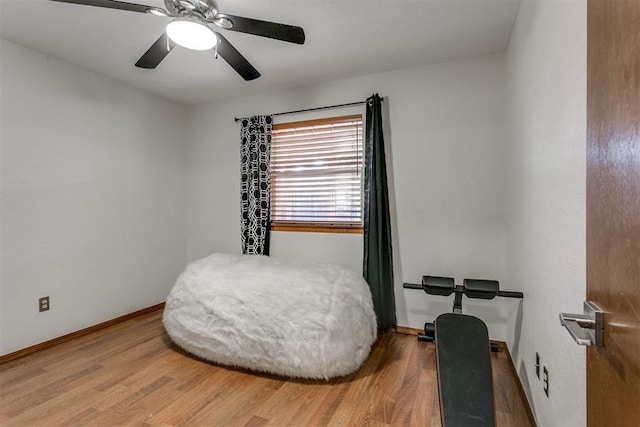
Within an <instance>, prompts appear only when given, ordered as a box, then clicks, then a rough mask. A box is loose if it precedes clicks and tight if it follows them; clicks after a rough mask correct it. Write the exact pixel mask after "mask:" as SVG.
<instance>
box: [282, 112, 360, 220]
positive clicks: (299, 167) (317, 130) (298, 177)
mask: <svg viewBox="0 0 640 427" xmlns="http://www.w3.org/2000/svg"><path fill="white" fill-rule="evenodd" d="M362 163H363V153H362V115H353V116H342V117H334V118H329V119H320V120H312V121H304V122H295V123H284V124H275V125H274V126H273V133H272V135H271V221H272V223H274V224H277V223H283V224H296V223H297V224H301V225H304V224H310V225H314V224H318V225H322V226H329V227H330V226H338V227H344V226H347V227H348V226H356V227H360V226H361V224H362Z"/></svg>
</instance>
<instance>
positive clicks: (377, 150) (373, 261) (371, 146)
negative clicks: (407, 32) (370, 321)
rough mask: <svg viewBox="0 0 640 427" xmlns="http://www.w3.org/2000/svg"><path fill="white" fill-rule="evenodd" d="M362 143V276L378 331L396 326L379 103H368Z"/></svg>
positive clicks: (376, 100)
mask: <svg viewBox="0 0 640 427" xmlns="http://www.w3.org/2000/svg"><path fill="white" fill-rule="evenodd" d="M366 120H367V121H366V131H365V139H364V144H365V147H364V212H363V217H364V218H363V219H364V221H363V222H364V224H363V225H364V227H363V228H364V261H363V276H364V279H365V280H366V281H367V283H369V288H370V289H371V296H372V297H373V308H374V310H375V312H376V317H377V319H378V329H380V330H382V331H384V330H387V329H390V328H394V327H395V326H396V303H395V296H394V293H393V255H392V247H391V218H390V215H389V194H388V193H389V192H388V188H387V164H386V160H385V154H384V137H383V134H382V99H381V98H380V96H378V94H377V93H376V94H374V95H373V96H371V97H370V98H369V99H367V116H366Z"/></svg>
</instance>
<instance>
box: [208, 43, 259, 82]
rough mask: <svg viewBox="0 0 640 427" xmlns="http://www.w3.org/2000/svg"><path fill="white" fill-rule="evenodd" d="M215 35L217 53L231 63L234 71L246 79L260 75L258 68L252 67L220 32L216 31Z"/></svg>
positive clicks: (252, 78) (253, 78)
mask: <svg viewBox="0 0 640 427" xmlns="http://www.w3.org/2000/svg"><path fill="white" fill-rule="evenodd" d="M216 35H217V36H218V47H217V48H218V53H219V54H220V56H222V58H223V59H224V60H225V61H227V63H228V64H229V65H231V68H233V69H234V70H236V72H237V73H238V74H240V76H241V77H242V78H243V79H245V80H247V81H248V80H255V79H257V78H258V77H260V73H259V72H258V70H256V69H255V68H253V65H251V64H250V63H249V61H247V60H246V58H245V57H244V56H242V54H240V52H238V51H237V49H236V48H235V47H233V45H232V44H231V43H229V40H227V39H225V38H224V36H223V35H222V34H220V33H216Z"/></svg>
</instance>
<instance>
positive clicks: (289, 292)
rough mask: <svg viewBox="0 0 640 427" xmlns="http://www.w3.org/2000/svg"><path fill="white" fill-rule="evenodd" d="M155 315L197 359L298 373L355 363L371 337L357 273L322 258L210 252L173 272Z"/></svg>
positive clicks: (334, 371) (333, 370) (329, 372)
mask: <svg viewBox="0 0 640 427" xmlns="http://www.w3.org/2000/svg"><path fill="white" fill-rule="evenodd" d="M163 321H164V325H165V328H166V329H167V332H168V334H169V336H170V337H171V339H173V341H174V342H175V343H176V344H178V345H179V346H180V347H182V348H183V349H185V350H186V351H188V352H190V353H192V354H194V355H196V356H199V357H201V358H203V359H206V360H209V361H212V362H216V363H220V364H223V365H232V366H238V367H242V368H248V369H252V370H256V371H264V372H270V373H274V374H279V375H285V376H290V377H300V378H324V379H328V378H331V377H337V376H342V375H346V374H349V373H351V372H353V371H355V370H357V369H358V368H359V367H360V365H361V364H362V362H364V360H365V359H366V358H367V356H368V354H369V351H370V350H371V345H372V344H373V342H374V341H375V339H376V331H377V329H376V318H375V314H374V312H373V304H372V301H371V293H370V291H369V287H368V285H367V283H366V282H365V281H364V280H363V279H362V277H361V275H359V274H357V273H355V272H354V271H351V270H349V269H347V268H344V267H340V266H336V265H327V264H308V265H305V264H302V263H298V262H292V261H288V260H284V259H279V258H272V257H267V256H259V255H228V254H214V255H211V256H209V257H207V258H203V259H201V260H199V261H196V262H194V263H192V264H190V265H189V266H187V269H186V270H185V271H184V272H183V273H182V275H180V277H179V278H178V281H177V282H176V284H175V286H174V287H173V289H172V290H171V293H170V294H169V297H168V298H167V302H166V306H165V309H164V315H163Z"/></svg>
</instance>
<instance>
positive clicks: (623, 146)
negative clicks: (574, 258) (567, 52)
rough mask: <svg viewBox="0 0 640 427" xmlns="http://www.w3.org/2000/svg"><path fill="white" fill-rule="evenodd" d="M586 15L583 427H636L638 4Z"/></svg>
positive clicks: (639, 354)
mask: <svg viewBox="0 0 640 427" xmlns="http://www.w3.org/2000/svg"><path fill="white" fill-rule="evenodd" d="M587 15H588V19H587V28H588V31H587V32H588V34H587V46H588V48H587V299H588V300H591V301H594V302H595V303H596V304H598V305H599V306H600V307H601V308H602V309H603V311H604V313H605V314H604V325H605V326H604V327H605V330H604V333H605V337H604V347H595V346H591V347H588V348H587V423H588V425H589V426H639V425H640V0H588V4H587Z"/></svg>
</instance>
